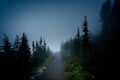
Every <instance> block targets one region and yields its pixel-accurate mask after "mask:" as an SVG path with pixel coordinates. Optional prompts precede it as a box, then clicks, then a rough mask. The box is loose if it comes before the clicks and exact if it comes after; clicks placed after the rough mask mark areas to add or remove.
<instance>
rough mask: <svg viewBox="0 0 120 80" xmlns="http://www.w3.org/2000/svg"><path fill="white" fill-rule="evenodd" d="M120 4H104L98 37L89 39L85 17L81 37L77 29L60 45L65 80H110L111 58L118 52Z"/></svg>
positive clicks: (108, 0)
mask: <svg viewBox="0 0 120 80" xmlns="http://www.w3.org/2000/svg"><path fill="white" fill-rule="evenodd" d="M119 5H120V0H114V2H113V4H112V3H111V1H110V0H106V1H105V2H104V3H103V5H102V7H101V11H100V22H101V24H102V26H101V27H102V31H101V34H100V35H98V36H92V35H91V34H90V33H89V30H88V27H89V25H88V22H89V21H87V17H86V16H85V17H84V21H83V25H82V33H83V34H82V35H81V34H80V30H79V28H78V29H77V33H76V35H75V36H74V37H73V38H70V39H69V40H67V41H66V42H63V43H62V45H61V53H62V55H63V58H64V60H65V67H64V68H65V72H66V73H65V76H66V77H67V79H68V80H108V79H112V76H113V75H112V74H113V73H112V69H113V68H112V66H113V65H112V60H113V58H112V55H113V53H115V51H116V50H117V48H116V47H115V46H116V45H117V43H118V41H119V40H118V36H117V35H118V33H119V28H120V24H119V23H120V6H119Z"/></svg>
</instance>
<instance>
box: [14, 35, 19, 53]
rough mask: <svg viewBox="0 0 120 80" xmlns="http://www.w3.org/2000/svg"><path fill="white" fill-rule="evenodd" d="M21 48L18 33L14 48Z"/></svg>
mask: <svg viewBox="0 0 120 80" xmlns="http://www.w3.org/2000/svg"><path fill="white" fill-rule="evenodd" d="M19 48H20V39H19V36H18V35H17V36H16V38H15V42H14V50H15V51H19Z"/></svg>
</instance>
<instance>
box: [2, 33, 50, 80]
mask: <svg viewBox="0 0 120 80" xmlns="http://www.w3.org/2000/svg"><path fill="white" fill-rule="evenodd" d="M46 45H47V44H46V41H45V40H44V42H43V41H42V38H41V39H40V42H39V43H38V42H37V41H36V44H34V42H33V44H32V47H33V53H32V52H31V51H30V47H29V44H28V38H27V35H26V34H25V33H23V35H22V37H21V38H19V36H18V35H17V36H16V38H15V41H14V43H13V44H12V43H11V42H10V41H9V38H8V36H7V35H6V34H4V38H3V44H2V46H1V47H0V73H1V74H2V75H1V76H2V77H1V79H6V78H8V77H9V79H16V80H27V79H29V77H30V75H32V70H33V69H34V68H35V67H37V66H40V65H41V64H42V63H44V61H45V59H46V58H47V57H48V56H49V54H50V53H51V51H50V49H49V48H46Z"/></svg>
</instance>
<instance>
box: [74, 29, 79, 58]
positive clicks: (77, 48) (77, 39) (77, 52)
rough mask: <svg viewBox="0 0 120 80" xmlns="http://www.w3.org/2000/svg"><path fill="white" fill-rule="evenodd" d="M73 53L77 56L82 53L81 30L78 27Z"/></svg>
mask: <svg viewBox="0 0 120 80" xmlns="http://www.w3.org/2000/svg"><path fill="white" fill-rule="evenodd" d="M72 53H73V54H74V55H76V56H78V55H79V54H80V31H79V28H78V29H77V34H76V35H75V38H74V40H73V46H72Z"/></svg>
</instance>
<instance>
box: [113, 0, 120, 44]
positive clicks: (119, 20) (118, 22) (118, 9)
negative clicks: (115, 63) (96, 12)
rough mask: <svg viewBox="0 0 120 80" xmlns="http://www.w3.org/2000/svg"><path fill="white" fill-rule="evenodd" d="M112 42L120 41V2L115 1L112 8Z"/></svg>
mask: <svg viewBox="0 0 120 80" xmlns="http://www.w3.org/2000/svg"><path fill="white" fill-rule="evenodd" d="M111 13H112V14H111V16H112V21H111V25H112V41H114V42H116V44H117V42H118V41H119V40H120V39H119V38H118V36H117V35H118V34H119V30H120V0H114V3H113V7H112V12H111Z"/></svg>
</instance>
